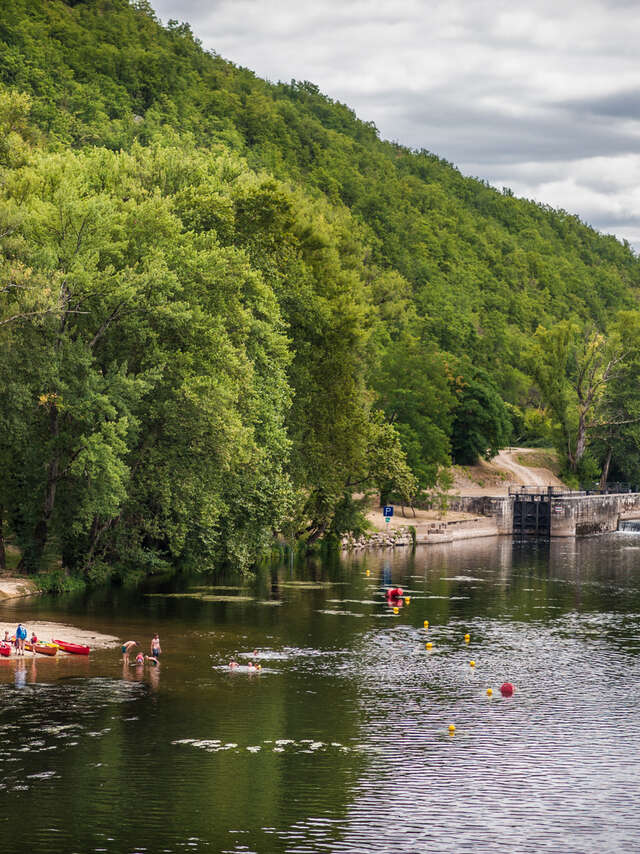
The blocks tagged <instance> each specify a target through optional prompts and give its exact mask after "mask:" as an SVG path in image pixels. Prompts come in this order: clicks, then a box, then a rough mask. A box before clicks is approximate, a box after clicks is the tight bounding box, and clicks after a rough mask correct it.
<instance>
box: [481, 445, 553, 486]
mask: <svg viewBox="0 0 640 854" xmlns="http://www.w3.org/2000/svg"><path fill="white" fill-rule="evenodd" d="M526 450H527V449H526V448H506V449H505V450H503V451H499V452H498V454H497V455H496V456H495V457H494V458H493V459H492V460H491V462H492V463H493V465H494V466H497V467H498V468H501V469H506V471H508V472H512V473H513V474H514V475H515V479H516V483H521V484H522V485H523V486H557V485H558V484H559V483H560V481H559V480H558V478H557V477H556V476H555V475H554V474H552V473H551V472H550V471H546V470H543V471H542V472H541V471H540V470H539V469H534V468H530V467H529V466H523V465H520V463H517V462H516V461H515V459H514V455H515V454H518V453H522V452H523V451H526Z"/></svg>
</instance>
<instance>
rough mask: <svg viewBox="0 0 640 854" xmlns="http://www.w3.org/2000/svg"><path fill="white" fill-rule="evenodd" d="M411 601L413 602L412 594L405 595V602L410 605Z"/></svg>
mask: <svg viewBox="0 0 640 854" xmlns="http://www.w3.org/2000/svg"><path fill="white" fill-rule="evenodd" d="M409 602H411V596H405V597H404V604H405V605H408V604H409Z"/></svg>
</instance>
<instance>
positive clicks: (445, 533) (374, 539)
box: [341, 516, 500, 551]
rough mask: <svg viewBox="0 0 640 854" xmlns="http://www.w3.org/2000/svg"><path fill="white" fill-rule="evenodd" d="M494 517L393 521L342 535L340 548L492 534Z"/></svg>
mask: <svg viewBox="0 0 640 854" xmlns="http://www.w3.org/2000/svg"><path fill="white" fill-rule="evenodd" d="M499 533H500V532H499V530H498V525H497V522H496V520H495V519H494V518H492V517H489V516H476V517H474V518H467V519H454V520H434V521H430V522H428V523H424V522H423V523H422V524H419V525H415V526H414V525H397V526H395V527H392V528H391V527H390V528H389V529H388V530H382V531H368V532H366V533H365V534H362V535H361V536H360V537H354V536H353V535H346V536H344V537H343V538H342V541H341V546H342V550H343V551H359V550H360V549H379V548H398V547H405V548H406V547H407V546H409V547H411V546H414V545H431V544H436V543H453V542H455V541H456V540H470V539H474V538H476V537H496V536H498V534H499Z"/></svg>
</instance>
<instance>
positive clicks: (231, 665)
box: [229, 658, 238, 670]
mask: <svg viewBox="0 0 640 854" xmlns="http://www.w3.org/2000/svg"><path fill="white" fill-rule="evenodd" d="M237 666H238V662H237V661H236V660H235V658H232V659H231V661H230V662H229V667H230V668H231V670H233V669H234V668H235V667H237Z"/></svg>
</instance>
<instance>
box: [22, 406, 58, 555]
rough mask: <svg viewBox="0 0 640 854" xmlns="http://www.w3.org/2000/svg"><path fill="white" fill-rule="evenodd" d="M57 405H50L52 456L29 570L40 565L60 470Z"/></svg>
mask: <svg viewBox="0 0 640 854" xmlns="http://www.w3.org/2000/svg"><path fill="white" fill-rule="evenodd" d="M58 419H59V415H58V407H57V406H55V404H54V405H53V406H52V407H51V413H50V417H49V433H50V435H51V438H52V439H53V441H54V448H53V456H52V457H51V460H50V461H49V465H48V467H47V485H46V487H45V492H44V502H43V505H42V515H41V516H40V518H39V519H38V522H37V524H36V526H35V529H34V532H33V565H32V566H29V567H28V569H29V570H30V571H32V572H33V571H34V570H35V569H37V568H38V567H39V565H40V561H41V560H42V555H43V553H44V549H45V546H46V544H47V538H48V536H49V522H50V521H51V516H52V515H53V508H54V506H55V503H56V487H57V486H58V472H59V470H60V452H59V450H58V448H57V447H56V446H55V443H56V439H57V438H58V435H59V433H60V425H59V420H58Z"/></svg>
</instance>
